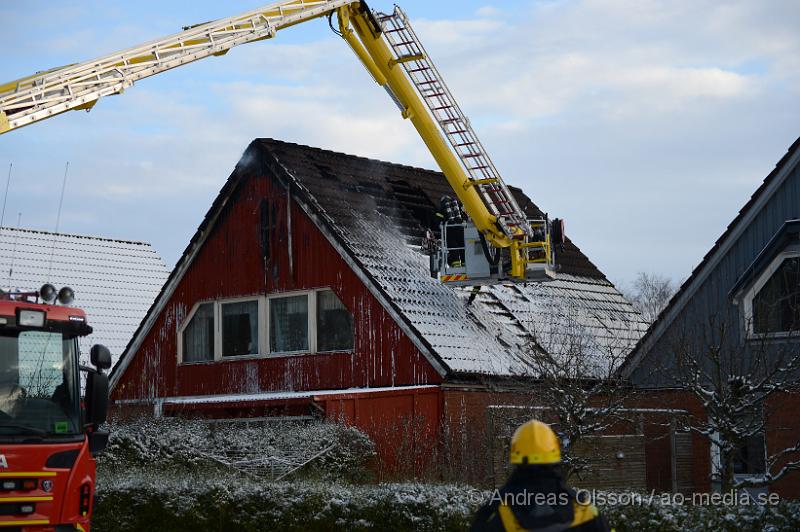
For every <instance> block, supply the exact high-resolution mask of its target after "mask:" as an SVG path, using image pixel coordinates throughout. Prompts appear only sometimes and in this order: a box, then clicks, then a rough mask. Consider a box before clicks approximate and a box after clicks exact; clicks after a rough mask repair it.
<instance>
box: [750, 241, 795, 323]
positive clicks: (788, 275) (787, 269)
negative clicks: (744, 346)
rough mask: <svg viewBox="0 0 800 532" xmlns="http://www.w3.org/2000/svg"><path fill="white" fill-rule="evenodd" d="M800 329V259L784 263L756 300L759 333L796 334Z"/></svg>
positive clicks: (755, 320) (755, 318)
mask: <svg viewBox="0 0 800 532" xmlns="http://www.w3.org/2000/svg"><path fill="white" fill-rule="evenodd" d="M798 327H800V257H793V258H789V259H786V260H784V261H783V262H782V263H781V265H780V266H779V267H778V269H777V270H776V271H775V273H773V274H772V277H770V278H769V281H767V283H766V284H765V285H764V286H763V287H762V288H761V290H759V291H758V293H757V294H756V296H755V297H754V298H753V330H754V331H755V332H756V333H772V332H795V331H797V330H798Z"/></svg>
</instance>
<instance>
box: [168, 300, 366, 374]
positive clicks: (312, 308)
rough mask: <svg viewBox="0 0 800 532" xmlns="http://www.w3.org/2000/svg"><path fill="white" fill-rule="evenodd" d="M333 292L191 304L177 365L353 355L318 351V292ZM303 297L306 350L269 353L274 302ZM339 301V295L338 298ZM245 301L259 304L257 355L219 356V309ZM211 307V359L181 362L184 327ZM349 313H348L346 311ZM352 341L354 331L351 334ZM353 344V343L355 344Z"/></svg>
mask: <svg viewBox="0 0 800 532" xmlns="http://www.w3.org/2000/svg"><path fill="white" fill-rule="evenodd" d="M326 291H330V292H333V293H334V295H337V294H336V292H335V291H334V290H333V289H331V288H330V287H323V288H313V289H311V290H293V291H288V292H274V293H271V294H267V295H257V296H241V297H231V298H225V299H215V300H207V299H206V300H203V301H198V302H197V303H195V304H194V306H193V307H192V309H191V310H190V311H189V313H188V314H187V315H186V318H184V320H183V323H181V325H180V326H179V327H178V357H177V358H178V364H179V365H184V364H185V365H197V364H210V363H214V362H229V361H230V362H232V361H236V360H247V359H254V358H284V357H291V356H305V355H323V354H330V353H350V354H352V353H353V351H354V348H355V345H354V347H353V348H351V349H349V350H346V351H324V352H320V351H317V346H318V342H317V294H318V293H319V292H326ZM303 295H304V296H306V299H307V301H308V349H307V350H302V351H274V352H273V351H270V345H269V343H270V336H269V334H270V311H271V308H270V305H271V301H272V300H273V299H280V298H286V297H297V296H303ZM337 297H338V295H337ZM246 301H258V354H251V355H229V356H224V355H223V353H222V305H226V304H229V303H243V302H246ZM208 303H211V304H212V305H213V308H214V358H213V359H211V360H197V361H191V362H184V360H183V354H184V353H183V348H184V346H183V332H184V330H185V329H186V327H188V326H189V323H191V321H192V318H194V315H195V314H196V313H197V310H198V309H199V308H200V306H201V305H205V304H208ZM348 311H349V309H348ZM351 314H352V313H351ZM353 335H354V339H355V331H353ZM354 343H355V342H354Z"/></svg>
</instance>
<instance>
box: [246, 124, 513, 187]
mask: <svg viewBox="0 0 800 532" xmlns="http://www.w3.org/2000/svg"><path fill="white" fill-rule="evenodd" d="M256 141H258V142H267V143H271V144H280V145H283V146H296V147H298V148H304V149H307V150H312V151H316V152H321V153H327V154H329V155H336V156H338V157H346V158H348V159H361V160H362V161H369V162H371V163H378V164H385V165H389V166H394V167H396V168H406V169H409V170H415V171H417V172H424V173H426V174H441V173H442V171H441V170H434V169H432V168H423V167H421V166H414V165H411V164H402V163H395V162H392V161H384V160H383V159H374V158H372V157H366V156H364V155H355V154H352V153H345V152H342V151H335V150H331V149H327V148H318V147H316V146H309V145H307V144H299V143H297V142H289V141H285V140H279V139H274V138H272V137H264V138H258V139H256ZM517 188H519V187H517Z"/></svg>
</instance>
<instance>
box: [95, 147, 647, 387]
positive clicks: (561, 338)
mask: <svg viewBox="0 0 800 532" xmlns="http://www.w3.org/2000/svg"><path fill="white" fill-rule="evenodd" d="M247 179H278V180H279V181H281V182H282V183H283V184H284V186H287V187H291V190H292V198H293V199H294V200H295V201H296V202H297V203H298V205H299V206H300V207H301V208H302V209H303V210H304V211H305V212H306V213H307V214H308V215H309V217H310V218H311V220H312V221H313V222H314V223H315V224H316V225H317V227H318V228H319V229H320V231H321V232H322V233H323V234H324V235H325V236H326V238H328V240H329V241H330V242H331V243H332V244H333V245H334V248H335V249H337V250H338V251H339V252H340V253H341V254H342V255H343V257H344V258H345V259H346V262H348V263H349V264H351V265H352V267H353V268H354V270H355V271H356V274H357V275H358V276H359V277H360V278H361V279H362V280H363V281H364V282H365V284H366V285H367V288H368V289H369V290H370V291H371V293H373V294H374V295H376V297H377V299H378V300H379V301H380V302H381V304H382V305H383V306H384V307H385V308H386V310H387V312H389V314H390V315H391V316H393V317H394V318H395V319H396V320H397V321H398V324H399V325H400V326H401V328H402V329H403V330H404V331H406V333H407V334H408V335H409V337H410V339H411V341H412V342H414V344H415V345H416V346H417V347H418V348H419V349H420V351H421V352H422V354H423V355H424V356H426V357H427V358H428V360H429V361H430V362H431V364H432V365H433V366H434V367H435V368H437V370H439V371H441V372H442V373H446V374H448V375H450V376H461V375H464V376H476V375H489V376H501V377H505V376H515V375H532V374H535V368H532V367H531V365H530V363H529V362H528V361H529V358H528V356H527V355H526V352H527V351H528V348H529V346H530V344H531V341H532V340H535V341H536V343H537V344H538V345H540V346H541V347H545V348H547V349H548V350H549V351H550V352H551V353H553V354H558V352H559V351H562V350H563V349H565V348H568V347H569V346H573V345H575V343H576V342H574V339H575V338H578V339H579V340H580V342H578V343H580V344H581V345H582V346H583V347H584V348H586V350H587V351H591V352H592V353H595V354H596V356H595V357H594V361H595V368H596V370H597V371H592V373H599V372H601V371H603V370H604V368H605V367H606V366H607V365H608V362H609V360H610V358H609V355H613V356H614V357H619V356H621V355H624V354H625V353H627V352H628V351H629V350H630V347H631V346H632V345H633V344H634V343H635V342H636V340H638V338H639V337H640V336H641V334H642V333H643V332H644V330H645V328H646V326H645V324H644V322H643V321H642V318H641V316H640V314H639V313H638V312H637V311H636V310H634V309H633V307H632V306H631V304H630V303H629V302H628V301H627V300H626V299H625V298H624V297H623V296H622V294H620V292H619V291H618V290H617V289H616V288H615V287H614V286H613V284H611V283H610V282H609V281H608V280H607V279H606V277H605V276H604V275H603V274H602V272H600V270H599V269H598V268H597V267H596V266H595V265H594V264H592V262H591V261H590V260H589V259H588V258H587V257H586V256H585V255H584V254H583V253H582V252H581V251H580V250H579V249H578V248H577V246H575V245H574V244H573V243H572V242H571V241H568V242H567V244H566V245H565V247H564V250H563V252H562V253H561V254H560V256H559V259H558V261H557V262H558V265H559V268H560V270H559V274H558V278H557V280H555V281H552V282H549V283H545V284H528V285H514V286H492V287H484V288H483V289H482V290H481V291H480V292H479V293H478V294H476V296H475V297H474V300H473V301H472V302H470V295H471V289H469V288H453V287H450V286H444V285H442V284H441V283H440V282H439V281H438V280H436V279H433V278H431V275H430V271H429V258H428V257H427V256H426V255H425V254H423V253H422V252H421V249H420V243H421V239H422V236H423V234H424V232H425V230H426V229H428V228H435V227H437V226H438V218H437V216H436V205H437V204H438V203H439V200H440V198H441V197H442V196H444V195H451V194H452V190H451V189H450V187H449V185H448V183H447V181H446V180H445V178H444V176H443V175H442V174H441V173H440V172H435V171H431V170H425V169H422V168H415V167H411V166H405V165H400V164H394V163H389V162H384V161H377V160H374V159H367V158H363V157H356V156H353V155H346V154H343V153H337V152H333V151H328V150H323V149H319V148H312V147H309V146H302V145H298V144H292V143H288V142H282V141H279V140H274V139H257V140H255V141H253V142H252V143H251V144H250V146H249V147H248V148H247V150H246V151H245V153H244V154H243V156H242V158H241V160H240V161H239V163H238V164H237V166H236V168H235V170H234V172H233V173H232V174H231V176H230V177H229V178H228V180H227V181H226V183H225V184H224V185H223V187H222V190H221V191H220V193H219V195H218V196H217V198H216V199H215V200H214V203H213V204H212V206H211V208H210V209H209V211H208V213H207V214H206V216H205V218H204V219H203V221H202V223H201V224H200V227H199V228H198V230H197V232H196V233H195V235H194V236H193V237H192V239H191V241H190V242H189V244H188V245H187V247H186V249H185V251H184V253H183V256H182V257H181V259H180V260H179V261H178V262H177V264H176V266H175V268H174V270H173V271H172V273H171V274H170V276H169V278H168V279H167V281H166V283H165V284H164V287H163V288H162V290H161V293H160V294H159V296H158V297H157V299H156V302H155V303H154V304H153V307H151V309H150V311H149V312H148V314H147V316H146V317H145V319H144V320H143V321H142V323H141V324H140V325H139V328H138V329H137V331H136V333H135V334H134V336H133V338H132V339H131V341H130V343H129V344H128V347H127V349H126V352H125V354H124V355H123V358H122V359H121V360H120V361H119V363H118V364H117V366H116V367H115V368H114V371H113V372H112V376H111V381H112V386H114V385H115V383H116V381H117V380H118V379H119V377H120V375H121V374H122V373H123V372H124V370H125V367H126V366H127V364H128V363H129V362H130V360H131V359H132V356H134V355H135V353H136V351H137V349H138V345H139V344H140V342H141V340H142V339H143V338H144V337H145V335H146V334H147V333H148V331H149V329H150V327H151V326H152V324H153V323H154V322H155V320H156V319H157V317H158V314H159V313H160V311H161V308H163V305H165V304H166V302H167V301H168V300H169V297H170V295H171V290H172V289H173V288H174V286H176V285H177V283H179V282H180V279H181V277H182V276H183V274H184V273H185V272H186V271H187V269H188V268H189V267H190V265H191V262H192V260H193V258H194V257H195V256H196V254H197V253H198V251H199V249H200V248H201V247H202V245H203V242H204V235H207V234H208V233H209V232H210V231H211V230H212V228H213V226H214V224H215V223H217V220H219V219H220V217H221V214H222V213H223V212H224V210H225V209H226V208H227V207H228V205H229V200H230V199H231V198H232V197H234V196H235V192H236V190H237V188H238V187H239V186H240V184H242V183H244V182H245V181H246V180H247ZM512 190H513V192H514V194H515V195H516V196H517V200H518V202H519V204H520V206H521V207H522V208H523V209H524V210H525V211H526V212H528V213H529V214H530V215H531V216H537V215H540V211H539V209H538V208H537V206H536V205H534V203H533V202H532V201H531V200H530V199H529V198H528V197H526V196H525V194H523V193H522V191H521V190H519V189H514V188H512ZM565 335H566V336H569V338H567V337H566V336H565Z"/></svg>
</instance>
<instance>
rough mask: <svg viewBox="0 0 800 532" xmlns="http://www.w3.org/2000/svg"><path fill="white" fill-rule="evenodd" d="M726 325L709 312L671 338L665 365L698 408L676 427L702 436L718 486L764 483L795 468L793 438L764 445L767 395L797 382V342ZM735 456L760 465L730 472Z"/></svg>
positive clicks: (797, 449) (797, 448)
mask: <svg viewBox="0 0 800 532" xmlns="http://www.w3.org/2000/svg"><path fill="white" fill-rule="evenodd" d="M733 332H734V330H733V329H732V328H731V327H730V326H729V324H728V323H727V322H726V321H724V320H718V319H715V318H711V319H709V320H708V321H707V323H705V324H704V326H703V327H701V328H693V329H692V333H693V334H689V333H686V332H683V333H682V334H681V335H680V336H679V338H678V339H677V340H676V341H673V342H672V351H673V353H674V354H675V363H676V368H675V370H677V371H674V370H673V371H671V373H673V374H675V376H676V378H677V379H676V380H677V383H678V384H679V385H680V386H681V387H683V388H684V389H685V390H687V391H688V392H690V393H691V394H692V395H693V396H694V397H695V398H696V399H697V401H698V402H699V404H700V405H701V406H702V409H703V410H702V415H701V416H689V417H687V418H686V419H685V420H684V423H685V426H684V427H683V428H684V430H689V431H692V432H695V433H697V434H699V435H701V436H703V437H704V438H706V439H707V440H708V442H709V445H710V446H711V448H712V455H714V456H717V457H718V460H717V464H716V467H713V468H712V480H716V481H718V482H719V483H720V486H721V489H722V491H723V492H727V491H729V490H731V489H737V488H742V487H757V486H766V485H769V484H772V483H773V482H775V481H776V480H778V479H780V478H782V477H784V476H785V475H786V474H787V473H789V472H790V471H792V470H794V469H799V468H800V457H799V456H798V455H799V453H800V441H798V442H795V443H794V444H793V445H790V446H788V447H786V448H784V449H780V450H778V451H777V452H775V453H772V454H768V453H767V450H766V445H764V435H765V429H766V426H767V423H768V420H769V417H770V414H771V412H770V401H769V400H770V399H771V398H773V397H774V396H776V395H777V394H780V393H791V392H792V391H793V390H795V388H796V386H797V383H798V372H799V371H800V349H798V346H797V344H796V343H794V342H793V341H792V340H794V339H796V338H797V335H795V334H786V335H783V336H782V337H781V338H780V339H779V340H778V341H775V338H771V337H769V336H766V335H762V336H761V337H755V338H751V339H749V340H747V341H740V340H739V339H738V338H735V337H734V335H733V334H732V333H733ZM662 369H664V370H665V371H669V369H668V368H662ZM753 441H756V442H758V444H759V445H758V447H759V448H760V449H759V450H758V452H757V454H756V455H755V456H743V454H742V452H743V450H744V449H748V447H749V446H750V445H749V444H752V442H753ZM742 460H750V461H751V462H752V461H755V462H756V463H758V467H757V469H758V470H759V471H754V472H749V474H748V475H747V476H746V477H740V478H737V477H736V475H735V472H736V466H737V462H738V463H740V464H741V463H742Z"/></svg>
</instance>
